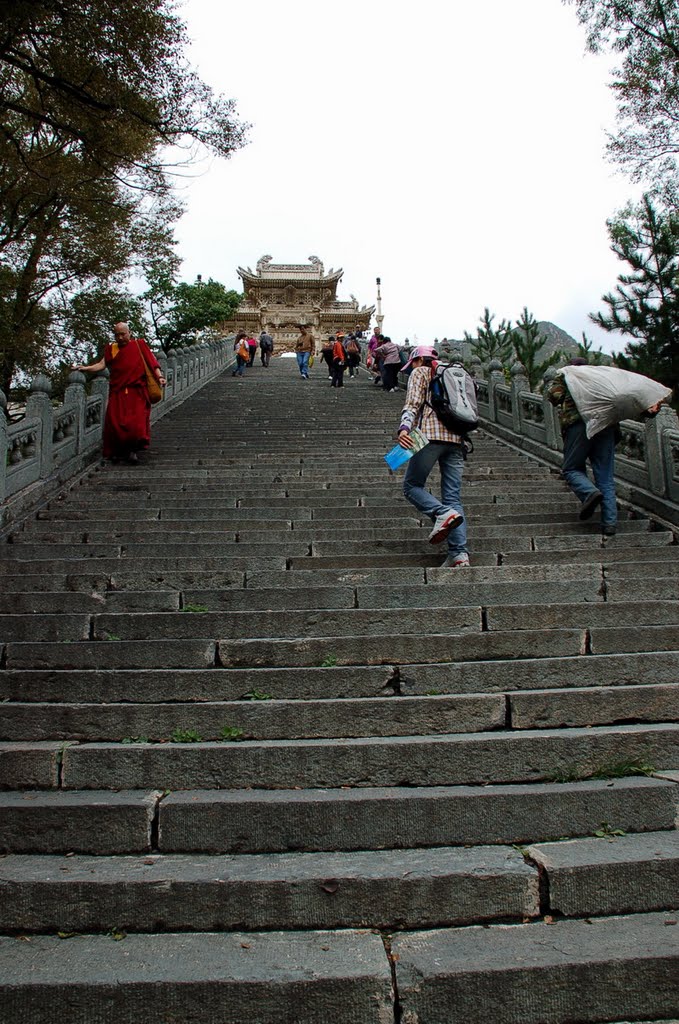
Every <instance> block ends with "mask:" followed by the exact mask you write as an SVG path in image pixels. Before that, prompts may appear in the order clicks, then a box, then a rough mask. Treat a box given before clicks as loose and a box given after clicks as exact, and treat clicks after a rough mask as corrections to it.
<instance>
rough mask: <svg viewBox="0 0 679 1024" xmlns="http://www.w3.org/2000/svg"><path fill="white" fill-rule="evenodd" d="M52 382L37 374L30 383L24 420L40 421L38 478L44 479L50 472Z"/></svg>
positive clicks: (52, 418)
mask: <svg viewBox="0 0 679 1024" xmlns="http://www.w3.org/2000/svg"><path fill="white" fill-rule="evenodd" d="M51 394H52V382H51V380H50V379H49V377H45V375H44V374H43V373H39V374H38V376H37V377H34V378H33V380H32V382H31V389H30V394H29V396H28V398H27V399H26V419H33V417H37V418H38V419H39V420H40V427H39V431H38V458H39V460H40V478H41V479H44V478H45V477H47V476H49V475H50V473H51V472H52V436H53V432H54V415H53V412H52V402H51V400H50V395H51Z"/></svg>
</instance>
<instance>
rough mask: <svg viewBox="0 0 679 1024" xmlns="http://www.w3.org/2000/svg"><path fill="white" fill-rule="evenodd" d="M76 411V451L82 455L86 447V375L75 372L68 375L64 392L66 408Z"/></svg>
mask: <svg viewBox="0 0 679 1024" xmlns="http://www.w3.org/2000/svg"><path fill="white" fill-rule="evenodd" d="M66 406H69V407H70V406H72V407H73V408H74V409H75V451H76V455H80V453H81V451H82V450H83V447H84V445H85V414H86V402H85V374H84V373H80V371H79V370H73V372H72V373H69V375H68V385H67V387H66V391H65V392H64V407H66Z"/></svg>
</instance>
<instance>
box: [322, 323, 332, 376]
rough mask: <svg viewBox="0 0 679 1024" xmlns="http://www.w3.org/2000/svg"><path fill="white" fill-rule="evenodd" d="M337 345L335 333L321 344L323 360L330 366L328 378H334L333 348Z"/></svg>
mask: <svg viewBox="0 0 679 1024" xmlns="http://www.w3.org/2000/svg"><path fill="white" fill-rule="evenodd" d="M334 345H335V335H334V334H331V335H329V336H328V340H327V341H324V342H323V344H322V345H321V362H323V363H325V364H326V366H327V367H328V380H332V350H333V347H334Z"/></svg>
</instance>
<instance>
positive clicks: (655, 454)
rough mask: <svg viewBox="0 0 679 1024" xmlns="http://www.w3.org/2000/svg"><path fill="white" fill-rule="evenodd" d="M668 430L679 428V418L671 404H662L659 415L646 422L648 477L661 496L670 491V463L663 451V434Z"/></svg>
mask: <svg viewBox="0 0 679 1024" xmlns="http://www.w3.org/2000/svg"><path fill="white" fill-rule="evenodd" d="M666 430H679V419H678V418H677V414H676V412H675V411H674V409H672V408H670V406H669V405H663V406H661V407H660V412H659V413H658V415H657V416H654V417H653V419H650V420H647V421H646V423H645V424H644V447H645V450H646V467H647V469H648V479H649V483H650V485H651V490H652V491H653V493H654V494H657V495H660V496H661V497H666V496H667V495H668V494H669V492H670V481H669V480H668V479H667V466H668V463H667V462H666V460H665V457H664V452H663V434H664V433H665V431H666Z"/></svg>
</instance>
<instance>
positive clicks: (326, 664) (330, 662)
mask: <svg viewBox="0 0 679 1024" xmlns="http://www.w3.org/2000/svg"><path fill="white" fill-rule="evenodd" d="M336 665H337V658H336V656H335V655H334V654H329V655H328V657H327V658H326V659H325V660H324V661H322V662H321V668H335V666H336Z"/></svg>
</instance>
